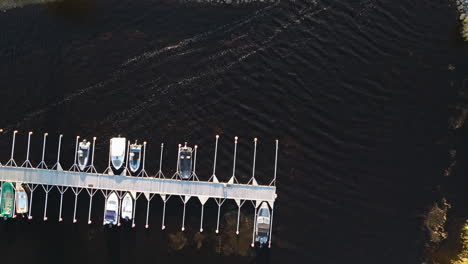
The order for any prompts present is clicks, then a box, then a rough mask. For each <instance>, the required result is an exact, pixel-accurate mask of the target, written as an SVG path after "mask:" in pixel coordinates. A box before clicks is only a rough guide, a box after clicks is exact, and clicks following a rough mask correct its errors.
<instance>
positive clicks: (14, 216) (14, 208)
mask: <svg viewBox="0 0 468 264" xmlns="http://www.w3.org/2000/svg"><path fill="white" fill-rule="evenodd" d="M13 190H14V191H15V194H14V195H13V218H16V198H17V197H16V195H17V192H16V191H17V190H16V184H14V185H13Z"/></svg>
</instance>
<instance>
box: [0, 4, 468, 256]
mask: <svg viewBox="0 0 468 264" xmlns="http://www.w3.org/2000/svg"><path fill="white" fill-rule="evenodd" d="M457 26H458V24H457V13H456V10H455V8H454V6H453V4H452V3H451V2H450V1H446V0H439V1H420V0H415V1H400V2H398V3H397V2H395V1H389V0H375V1H372V0H367V1H358V0H350V1H342V0H339V1H338V0H327V1H325V0H321V1H281V2H277V3H256V4H245V5H236V6H230V5H213V4H212V5H210V4H199V5H196V4H183V3H174V2H161V1H150V0H142V1H128V0H99V1H91V0H76V1H66V2H65V3H63V2H62V3H49V4H40V5H28V6H25V7H23V8H16V9H8V10H6V12H4V13H0V62H1V63H0V87H1V89H0V96H1V98H2V104H0V114H1V116H2V122H1V124H2V125H1V126H3V127H4V128H5V129H6V131H7V132H11V130H13V129H19V130H20V131H21V132H22V134H21V133H20V134H19V136H18V146H17V149H19V150H18V152H17V159H18V160H23V157H24V155H25V153H24V149H25V145H26V136H25V135H26V133H25V132H26V131H28V130H33V131H35V132H36V134H35V135H34V137H33V145H32V153H34V155H33V157H32V161H33V163H34V164H37V163H38V162H39V161H40V147H41V145H40V144H41V134H42V133H43V132H45V131H48V132H49V134H50V137H49V140H50V144H48V149H47V153H48V155H47V156H48V161H49V164H53V162H54V159H55V153H54V151H55V149H56V147H57V143H56V139H57V138H56V136H57V135H58V134H59V133H63V134H65V137H64V149H63V152H62V153H63V161H62V163H63V164H64V166H65V164H66V166H67V167H68V166H70V165H71V163H72V159H73V146H74V136H75V135H80V136H82V137H87V138H88V139H90V138H91V137H92V136H97V137H98V145H97V150H96V151H97V152H96V155H97V157H98V158H97V159H98V162H97V163H98V164H97V165H98V170H101V171H102V170H103V169H104V168H105V165H106V161H107V160H106V158H107V156H106V153H107V144H108V143H107V139H108V138H109V137H111V136H115V135H117V134H121V135H125V136H127V137H129V138H137V139H140V140H147V141H148V142H149V147H148V164H147V165H148V167H149V168H150V171H151V172H152V173H153V174H154V172H155V171H156V170H157V166H158V162H157V161H158V155H159V144H160V142H165V143H166V146H167V148H166V150H167V152H166V154H167V155H166V158H165V161H164V165H163V167H164V172H165V173H166V175H171V174H172V173H173V171H174V169H175V163H176V162H175V161H176V160H175V155H176V144H178V143H181V142H183V141H189V142H190V143H193V144H198V145H199V146H200V148H199V150H200V152H199V164H198V166H197V168H198V175H199V176H200V178H201V179H208V177H209V176H210V175H211V168H212V161H211V159H212V155H213V148H214V135H215V134H217V133H219V134H220V135H221V142H220V152H219V155H220V156H219V159H218V162H219V163H218V165H219V166H218V169H217V171H218V173H217V175H218V177H219V178H220V180H224V181H226V180H227V179H229V177H230V174H231V162H232V151H233V144H232V138H233V137H234V136H239V138H240V145H239V150H238V151H239V152H238V158H239V160H238V178H239V179H240V181H241V182H247V181H248V179H249V177H250V173H251V164H252V152H253V147H252V138H253V137H258V138H259V143H260V144H259V150H258V151H259V152H258V154H259V156H258V163H257V172H256V175H257V178H258V181H259V182H260V183H262V184H267V183H269V182H270V180H271V179H272V175H273V159H274V139H275V138H279V139H280V157H279V170H278V200H277V204H276V207H275V220H274V227H273V230H274V231H273V246H272V249H271V250H269V251H264V250H263V251H258V250H251V249H250V248H249V243H250V242H249V240H250V232H251V227H250V226H249V225H250V223H251V219H252V218H253V212H252V211H253V210H252V207H251V206H246V207H245V208H243V211H242V213H243V215H244V216H245V219H244V221H243V222H242V224H241V227H242V228H241V234H242V235H241V236H240V237H239V238H236V236H235V234H234V231H235V229H234V230H233V229H232V226H231V225H230V224H229V223H230V222H229V213H231V214H232V213H233V212H234V213H235V205H234V203H227V204H226V205H225V206H223V214H224V215H227V216H226V217H224V218H223V220H222V224H221V233H222V234H221V235H219V236H216V235H214V229H215V224H216V206H215V204H214V202H213V201H211V203H210V204H208V206H207V208H206V212H207V215H206V217H205V223H206V226H205V230H206V232H204V233H203V234H204V237H202V238H200V236H199V234H197V230H198V226H199V212H200V211H199V210H200V205H199V204H198V202H197V201H195V200H192V201H191V202H190V203H189V206H188V209H187V210H188V211H187V214H188V218H187V224H186V226H187V229H188V231H187V232H186V233H184V234H180V233H178V230H179V228H180V224H181V214H182V206H181V202H180V200H179V199H178V198H177V197H174V198H171V200H170V202H169V204H168V206H169V207H168V219H167V220H166V221H167V226H168V230H166V231H164V232H162V231H160V228H159V227H160V225H161V209H162V202H161V200H160V199H156V198H155V200H153V201H154V202H152V204H151V218H150V225H151V227H152V228H150V229H149V230H145V229H144V228H143V226H144V217H145V208H146V207H145V206H146V204H145V202H144V200H142V199H141V200H139V204H138V208H137V210H138V213H137V218H136V219H137V228H135V229H133V230H132V229H131V228H129V227H128V226H126V227H123V228H121V229H118V230H108V229H105V228H102V227H101V226H100V225H99V224H98V223H99V222H100V219H101V218H102V216H101V214H102V208H103V201H102V197H100V196H98V197H97V198H96V200H95V201H94V208H93V219H95V223H94V224H93V225H91V226H88V225H87V224H86V220H85V219H86V216H87V208H88V207H87V206H88V199H87V198H86V196H83V197H82V198H81V199H80V201H79V209H78V218H79V223H78V224H76V225H73V224H72V223H71V221H72V213H73V212H72V211H73V209H72V207H73V195H72V194H71V193H70V192H69V193H68V194H67V195H66V196H65V209H64V213H63V214H64V219H65V222H64V223H60V224H58V223H57V222H56V219H57V215H58V199H59V196H58V194H57V192H54V193H53V194H51V197H50V198H49V199H50V201H49V206H50V207H49V211H48V215H49V218H50V221H49V222H46V223H44V222H42V221H41V220H40V219H41V218H42V214H43V211H42V210H43V202H42V201H43V200H42V199H43V197H44V195H43V192H37V194H36V193H35V197H37V199H35V202H34V204H33V215H35V220H34V221H32V222H27V221H25V220H21V219H20V220H18V221H16V222H14V221H9V222H7V223H1V224H0V235H1V237H2V239H1V241H0V244H1V248H2V250H4V251H5V252H11V253H10V254H7V255H5V256H4V258H5V260H3V258H2V261H13V260H15V259H16V258H17V257H18V256H21V257H20V258H21V260H22V261H24V262H26V261H27V262H29V263H51V262H52V263H62V262H66V263H83V262H97V261H99V262H101V263H116V262H121V263H126V262H130V263H134V262H136V263H140V262H143V261H149V262H152V263H153V262H158V261H159V262H164V261H168V260H170V261H179V260H180V261H191V262H192V263H193V262H196V263H200V262H202V261H208V262H215V261H218V259H215V258H214V256H218V255H221V256H226V255H227V256H231V257H230V258H225V259H222V260H221V261H232V262H253V261H261V262H270V261H271V262H275V263H280V262H281V263H284V262H286V261H289V262H291V261H295V262H296V261H297V262H299V261H300V262H306V263H420V262H421V261H422V257H423V255H424V252H423V251H424V245H425V243H426V240H427V237H426V235H425V233H424V229H423V227H422V221H423V215H424V213H425V212H426V211H427V208H428V207H429V206H430V205H431V204H432V203H433V202H434V201H435V200H437V199H438V198H439V194H438V185H439V184H440V182H441V181H442V177H443V176H442V174H443V170H444V168H445V167H446V166H447V146H446V145H445V144H444V139H445V138H446V136H447V128H448V119H449V116H450V114H451V113H450V107H449V106H450V105H451V103H452V102H453V101H454V100H455V99H454V98H455V97H456V95H457V92H458V90H459V87H458V85H454V84H453V83H454V82H455V83H458V82H457V80H459V79H460V78H463V76H464V75H465V76H466V72H467V69H468V63H467V61H468V60H467V52H466V48H465V47H463V45H462V44H461V43H460V40H459V39H458V36H457V30H458V28H457ZM449 65H453V66H454V67H455V69H454V70H450V69H449V68H450V67H449ZM10 136H11V135H10V133H6V134H4V135H3V136H2V137H3V139H2V140H1V147H2V149H3V151H2V152H1V153H0V155H1V157H2V160H5V161H6V160H7V159H8V156H9V147H10ZM184 241H186V242H184ZM180 247H181V249H179V248H180ZM198 247H200V249H198ZM20 250H25V251H20ZM20 252H21V253H20ZM17 254H20V255H17Z"/></svg>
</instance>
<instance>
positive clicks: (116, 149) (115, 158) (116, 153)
mask: <svg viewBox="0 0 468 264" xmlns="http://www.w3.org/2000/svg"><path fill="white" fill-rule="evenodd" d="M125 143H126V139H125V138H124V137H115V138H111V140H110V155H111V162H112V166H113V167H114V168H115V169H116V170H119V169H120V168H121V167H122V165H123V163H124V159H125V145H126V144H125Z"/></svg>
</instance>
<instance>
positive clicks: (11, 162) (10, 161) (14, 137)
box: [5, 130, 18, 167]
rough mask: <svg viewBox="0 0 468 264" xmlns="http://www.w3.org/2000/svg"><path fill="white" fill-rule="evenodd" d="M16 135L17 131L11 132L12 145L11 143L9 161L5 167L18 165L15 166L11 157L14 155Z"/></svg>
mask: <svg viewBox="0 0 468 264" xmlns="http://www.w3.org/2000/svg"><path fill="white" fill-rule="evenodd" d="M17 133H18V130H15V131H13V140H12V143H11V157H10V160H9V161H8V162H7V163H6V164H5V166H12V167H13V166H15V167H18V165H16V162H15V159H14V158H13V156H14V154H15V142H16V134H17Z"/></svg>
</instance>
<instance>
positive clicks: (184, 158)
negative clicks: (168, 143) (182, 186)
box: [179, 142, 193, 180]
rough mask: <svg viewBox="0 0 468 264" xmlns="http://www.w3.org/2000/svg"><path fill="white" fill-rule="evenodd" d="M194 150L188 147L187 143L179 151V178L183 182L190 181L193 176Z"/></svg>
mask: <svg viewBox="0 0 468 264" xmlns="http://www.w3.org/2000/svg"><path fill="white" fill-rule="evenodd" d="M192 153H193V149H192V148H191V147H187V142H185V145H184V146H183V147H181V148H180V150H179V176H180V178H181V179H182V180H188V179H190V177H191V176H192Z"/></svg>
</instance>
